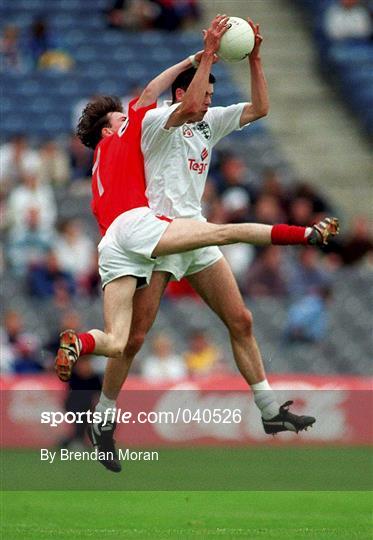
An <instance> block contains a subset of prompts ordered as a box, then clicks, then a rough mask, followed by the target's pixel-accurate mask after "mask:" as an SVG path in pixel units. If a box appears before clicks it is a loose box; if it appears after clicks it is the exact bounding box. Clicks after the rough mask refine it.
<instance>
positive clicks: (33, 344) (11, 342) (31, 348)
mask: <svg viewBox="0 0 373 540" xmlns="http://www.w3.org/2000/svg"><path fill="white" fill-rule="evenodd" d="M4 335H5V343H6V345H7V346H8V347H9V348H10V350H11V355H12V361H13V365H12V370H13V371H14V372H15V373H38V372H40V371H43V365H42V362H41V350H40V343H39V340H38V339H37V338H36V337H35V335H34V334H31V333H29V332H25V330H24V322H23V319H22V316H21V314H20V313H19V312H18V311H16V310H13V309H10V310H8V311H6V313H5V316H4Z"/></svg>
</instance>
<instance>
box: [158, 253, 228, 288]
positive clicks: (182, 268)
mask: <svg viewBox="0 0 373 540" xmlns="http://www.w3.org/2000/svg"><path fill="white" fill-rule="evenodd" d="M222 257H223V254H222V252H221V251H220V249H219V248H218V247H216V246H209V247H204V248H199V249H194V250H193V251H186V252H185V253H177V254H176V255H166V256H164V257H159V258H157V260H156V263H155V267H154V271H155V272H169V273H170V274H172V277H171V280H172V281H174V280H177V281H180V279H181V278H183V277H187V276H191V275H192V274H197V273H198V272H201V271H202V270H204V269H205V268H208V267H209V266H211V265H213V264H214V263H216V262H217V261H218V260H219V259H221V258H222Z"/></svg>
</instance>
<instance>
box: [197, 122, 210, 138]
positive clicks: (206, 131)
mask: <svg viewBox="0 0 373 540" xmlns="http://www.w3.org/2000/svg"><path fill="white" fill-rule="evenodd" d="M197 129H198V131H199V132H200V133H201V134H202V135H203V136H204V137H205V139H207V140H209V139H211V129H210V126H209V125H208V123H207V122H204V121H202V122H198V124H197Z"/></svg>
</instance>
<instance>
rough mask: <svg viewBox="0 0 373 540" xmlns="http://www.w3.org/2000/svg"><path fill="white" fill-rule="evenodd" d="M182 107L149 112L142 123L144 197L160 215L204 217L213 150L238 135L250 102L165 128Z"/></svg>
mask: <svg viewBox="0 0 373 540" xmlns="http://www.w3.org/2000/svg"><path fill="white" fill-rule="evenodd" d="M178 105H179V103H175V104H173V105H171V106H169V105H164V106H162V107H158V108H157V109H152V110H151V111H149V112H147V113H146V115H145V117H144V120H143V124H142V139H141V147H142V152H143V155H144V165H145V176H146V183H147V189H146V196H147V198H148V201H149V206H150V208H151V209H152V210H153V211H154V212H155V213H156V214H158V215H163V216H167V217H170V218H175V217H193V218H202V214H201V199H202V195H203V192H204V189H205V184H206V178H207V174H208V170H209V166H210V160H211V151H212V148H213V147H214V146H215V145H216V144H217V143H218V142H219V141H220V139H222V138H223V137H224V136H225V135H228V134H229V133H231V132H232V131H234V130H239V129H241V128H240V118H241V114H242V110H243V108H244V106H245V105H246V103H239V104H237V105H230V106H229V107H212V108H210V109H209V110H208V111H207V113H206V115H205V117H204V119H203V120H202V121H201V122H195V123H186V124H183V125H182V126H179V127H174V128H170V129H165V127H164V126H165V125H166V123H167V120H168V118H169V116H170V114H171V113H172V112H173V111H174V110H175V109H176V107H178Z"/></svg>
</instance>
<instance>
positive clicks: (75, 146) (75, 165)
mask: <svg viewBox="0 0 373 540" xmlns="http://www.w3.org/2000/svg"><path fill="white" fill-rule="evenodd" d="M68 155H69V160H70V167H71V180H73V181H74V180H83V179H86V178H89V177H90V176H91V173H92V150H89V148H87V147H85V146H84V145H83V144H82V143H81V142H80V140H79V139H78V137H77V135H75V134H73V135H71V137H70V141H69V146H68Z"/></svg>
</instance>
